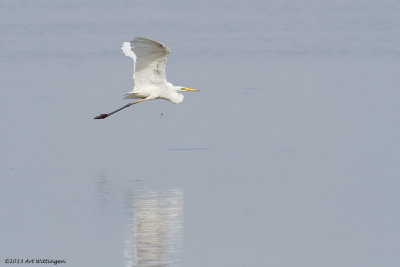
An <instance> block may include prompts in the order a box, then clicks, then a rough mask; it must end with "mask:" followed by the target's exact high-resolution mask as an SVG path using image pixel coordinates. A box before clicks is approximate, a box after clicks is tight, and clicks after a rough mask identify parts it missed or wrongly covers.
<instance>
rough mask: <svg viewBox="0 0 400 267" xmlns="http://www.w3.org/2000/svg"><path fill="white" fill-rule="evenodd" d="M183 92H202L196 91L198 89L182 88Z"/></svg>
mask: <svg viewBox="0 0 400 267" xmlns="http://www.w3.org/2000/svg"><path fill="white" fill-rule="evenodd" d="M182 90H185V91H193V92H198V91H200V90H196V89H192V88H186V87H184V88H182Z"/></svg>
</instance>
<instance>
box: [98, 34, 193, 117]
mask: <svg viewBox="0 0 400 267" xmlns="http://www.w3.org/2000/svg"><path fill="white" fill-rule="evenodd" d="M121 49H122V51H123V52H124V54H125V55H126V56H128V57H131V58H132V59H133V79H134V81H135V86H134V88H133V90H132V92H129V93H127V94H125V98H133V99H141V100H139V101H135V102H131V103H128V104H126V105H125V106H123V107H122V108H119V109H117V110H114V111H113V112H110V113H107V114H100V115H99V116H97V117H95V119H105V118H107V117H109V116H111V115H112V114H114V113H116V112H118V111H121V110H123V109H124V108H127V107H129V106H131V105H134V104H137V103H140V102H143V101H146V100H153V99H165V100H168V101H170V102H172V103H175V104H178V103H180V102H182V101H183V95H182V94H181V93H180V92H184V91H199V90H196V89H191V88H187V87H183V86H174V85H172V84H171V83H169V82H168V81H167V77H166V75H165V65H166V64H167V59H168V56H169V54H170V52H171V50H169V48H168V47H167V46H166V45H163V44H161V43H159V42H157V41H153V40H150V39H147V38H143V37H135V38H133V40H132V41H130V42H124V43H123V44H122V48H121Z"/></svg>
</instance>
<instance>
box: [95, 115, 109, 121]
mask: <svg viewBox="0 0 400 267" xmlns="http://www.w3.org/2000/svg"><path fill="white" fill-rule="evenodd" d="M107 117H108V114H100V115H99V116H96V117H94V119H95V120H99V119H105V118H107Z"/></svg>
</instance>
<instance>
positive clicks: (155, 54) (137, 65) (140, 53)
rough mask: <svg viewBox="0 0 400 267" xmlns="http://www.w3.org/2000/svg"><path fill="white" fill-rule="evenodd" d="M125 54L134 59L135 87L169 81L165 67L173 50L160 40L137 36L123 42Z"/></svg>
mask: <svg viewBox="0 0 400 267" xmlns="http://www.w3.org/2000/svg"><path fill="white" fill-rule="evenodd" d="M122 51H123V52H124V54H125V55H126V56H128V57H130V58H132V59H133V61H134V63H133V71H134V73H133V78H134V80H135V87H141V86H148V85H159V84H161V83H166V82H167V77H166V74H165V67H166V65H167V59H168V56H169V54H170V53H171V50H169V48H168V47H167V46H166V45H163V44H161V43H159V42H156V41H153V40H150V39H147V38H143V37H135V38H134V39H133V40H132V41H130V42H124V43H123V44H122Z"/></svg>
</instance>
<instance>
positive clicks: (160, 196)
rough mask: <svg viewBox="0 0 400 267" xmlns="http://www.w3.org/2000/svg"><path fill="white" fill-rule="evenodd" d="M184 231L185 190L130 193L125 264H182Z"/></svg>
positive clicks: (138, 266)
mask: <svg viewBox="0 0 400 267" xmlns="http://www.w3.org/2000/svg"><path fill="white" fill-rule="evenodd" d="M182 232H183V191H182V189H179V188H170V189H166V190H159V191H156V190H149V189H144V188H142V189H141V190H137V191H135V192H130V193H128V194H127V224H126V232H125V244H124V245H125V246H124V254H125V255H124V257H125V266H126V267H131V266H137V267H147V266H181V251H182V238H183V236H182Z"/></svg>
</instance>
